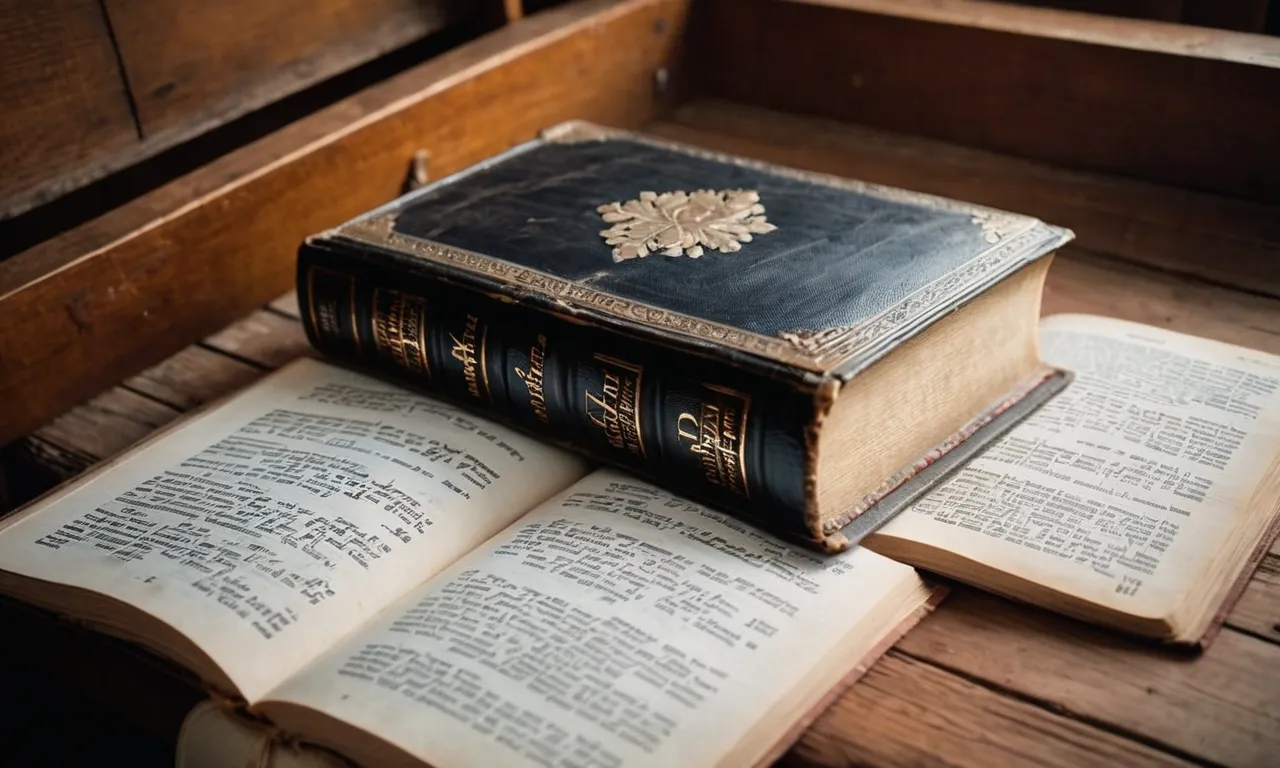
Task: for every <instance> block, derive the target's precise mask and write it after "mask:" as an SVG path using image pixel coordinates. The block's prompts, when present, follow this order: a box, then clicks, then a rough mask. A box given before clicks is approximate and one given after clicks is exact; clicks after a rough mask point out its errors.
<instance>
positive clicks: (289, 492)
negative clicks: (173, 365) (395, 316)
mask: <svg viewBox="0 0 1280 768" xmlns="http://www.w3.org/2000/svg"><path fill="white" fill-rule="evenodd" d="M584 472H585V466H584V465H583V464H582V463H581V462H580V461H579V460H577V459H576V458H573V457H571V456H570V455H568V454H567V453H565V452H562V451H560V450H559V449H554V448H550V447H547V446H545V445H542V444H540V443H537V442H535V441H533V440H531V439H529V438H526V437H523V436H521V435H519V434H517V433H515V432H513V431H511V430H508V429H506V428H503V427H501V426H498V425H495V424H492V423H489V422H486V421H483V420H481V419H478V418H475V417H473V416H471V415H469V414H467V413H465V412H464V411H461V410H459V409H456V408H454V407H452V406H449V405H445V404H442V403H440V402H437V401H434V400H430V399H427V398H424V397H421V396H418V395H415V394H411V393H409V392H406V391H404V390H401V389H398V388H395V387H393V386H392V385H389V384H386V383H382V382H379V381H377V380H375V379H372V378H368V377H364V376H361V375H358V374H355V373H351V372H349V371H346V370H343V369H340V368H337V367H334V366H331V365H326V364H324V363H320V362H317V361H314V360H301V361H298V362H296V363H294V364H292V365H290V366H289V367H287V368H286V369H284V370H283V371H281V372H279V373H277V374H275V375H273V376H271V377H269V378H267V379H265V380H264V381H263V382H260V383H259V384H257V385H255V386H253V387H250V388H249V389H247V390H245V391H244V392H242V393H241V394H239V395H238V396H236V397H235V398H233V399H231V400H229V401H227V402H226V403H224V404H222V405H221V406H219V407H217V408H214V409H212V410H210V411H208V412H206V413H205V414H203V415H201V416H199V417H196V418H195V419H193V420H191V421H188V422H186V423H185V424H183V425H181V426H179V427H177V428H176V429H175V431H173V432H171V433H169V434H167V435H165V436H163V437H162V438H159V439H156V440H154V441H152V442H151V443H149V444H147V445H146V446H144V447H143V448H142V449H140V450H139V451H137V452H135V453H133V454H129V455H127V456H126V457H125V458H124V459H122V460H121V461H120V462H119V463H117V464H116V465H115V466H113V467H112V468H111V471H109V472H101V473H97V474H95V475H93V476H92V477H90V478H88V479H86V480H85V481H84V482H82V483H81V484H79V485H78V486H75V487H73V488H72V489H71V490H70V491H69V492H67V493H65V494H59V495H57V496H54V497H52V498H51V499H49V500H48V501H47V502H45V503H43V504H41V505H40V506H39V507H37V508H36V509H33V510H31V511H30V512H29V513H27V514H24V515H23V516H22V517H21V518H20V519H19V520H18V521H17V522H15V523H13V524H12V525H10V526H8V527H6V528H5V529H4V530H3V532H0V569H3V570H4V571H7V572H10V573H16V574H20V575H22V576H28V577H33V578H36V579H42V580H45V581H49V582H55V583H59V584H65V585H70V586H74V587H82V588H84V589H86V590H91V591H94V592H97V593H100V594H103V595H109V596H111V597H115V598H117V599H119V600H121V601H124V602H126V603H128V604H130V605H133V606H135V607H137V608H140V609H142V610H143V611H145V612H147V613H149V614H151V615H152V616H154V617H156V618H158V619H160V620H161V621H163V622H166V623H167V624H169V625H170V626H172V627H174V628H176V629H177V630H178V631H179V632H181V633H182V634H183V635H185V636H186V637H188V638H190V639H191V640H192V641H194V642H195V644H196V645H197V646H199V647H200V648H201V649H202V650H203V651H204V652H205V653H207V654H208V655H209V656H210V657H212V658H213V660H214V661H215V662H216V663H217V664H218V665H219V666H220V667H222V669H223V671H224V672H226V673H227V675H228V676H229V677H230V678H231V680H232V681H233V682H234V683H235V684H236V686H237V687H238V688H239V689H240V692H241V693H242V695H244V696H245V697H246V698H248V699H250V700H252V699H254V698H256V697H257V696H258V695H259V694H261V693H262V692H263V691H265V690H266V689H267V688H269V687H271V686H272V685H275V684H276V683H278V682H280V681H281V680H282V679H284V677H286V676H287V675H288V674H290V673H291V672H293V671H295V670H297V669H298V668H299V667H300V666H302V665H303V664H305V663H306V661H307V660H308V659H309V658H312V657H314V656H316V655H318V654H319V653H320V652H321V651H322V650H323V649H325V648H326V647H328V646H330V645H332V644H333V643H334V642H335V641H337V640H338V639H339V638H341V637H342V636H343V635H345V634H347V633H348V632H350V631H352V630H353V629H355V628H356V627H357V626H358V625H359V624H360V623H361V622H363V621H364V620H365V619H367V618H368V617H369V616H371V615H372V614H374V613H376V612H377V611H378V610H379V609H381V608H384V607H385V606H386V605H388V604H389V603H391V602H393V601H394V600H395V599H396V598H398V597H399V596H400V595H402V594H404V593H405V592H406V591H408V590H409V589H410V588H412V587H414V586H416V585H418V584H420V583H421V582H423V581H424V580H425V579H427V578H428V577H429V576H431V575H432V574H433V573H435V572H436V571H438V570H440V569H441V568H443V567H444V566H446V565H447V564H448V563H450V562H452V561H453V560H455V559H457V558H458V557H459V556H461V555H462V554H463V553H465V552H466V551H468V550H469V549H471V548H472V547H474V546H475V545H477V544H478V543H480V542H482V541H484V540H485V539H487V538H489V537H490V536H492V535H493V534H494V533H496V532H497V531H499V530H501V529H502V528H503V527H505V526H506V525H507V524H509V523H510V522H511V521H512V520H514V519H515V518H516V517H518V516H519V515H520V514H521V513H523V512H525V511H527V510H528V509H530V508H531V507H533V506H535V505H537V504H538V503H539V502H540V501H542V500H544V499H546V498H547V497H548V496H550V495H552V494H553V493H556V492H558V491H562V490H564V489H565V488H566V487H568V486H569V485H571V484H572V483H573V481H574V480H576V479H577V478H578V477H580V476H581V475H582V474H584Z"/></svg>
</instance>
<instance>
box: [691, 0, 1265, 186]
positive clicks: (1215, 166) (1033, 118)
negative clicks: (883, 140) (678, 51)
mask: <svg viewBox="0 0 1280 768" xmlns="http://www.w3.org/2000/svg"><path fill="white" fill-rule="evenodd" d="M1010 15H1013V16H1016V17H1018V23H1017V24H1014V23H1010V22H1008V21H1007V19H1006V17H1008V16H1010ZM701 21H702V23H701V24H699V25H698V26H697V35H696V39H695V41H694V43H693V49H694V50H697V51H698V52H700V54H701V55H702V58H701V59H700V65H699V66H698V71H699V72H700V73H701V74H702V75H703V76H704V77H705V87H706V88H707V90H708V92H709V93H710V94H711V95H714V96H717V97H723V98H728V99H731V100H734V101H744V102H748V103H752V104H757V105H760V106H766V107H771V108H775V109H781V110H784V111H789V112H800V113H807V114H813V115H819V116H824V117H832V118H836V119H840V120H847V121H849V122H854V123H860V124H864V125H868V126H871V127H875V128H880V129H884V130H889V131H894V132H901V133H905V134H912V135H918V136H927V137H932V138H936V139H941V140H944V141H951V142H955V143H958V144H963V145H966V146H971V147H976V148H982V149H989V150H994V151H998V152H1004V153H1007V154H1011V155H1015V156H1020V157H1026V158H1031V159H1038V160H1045V161H1049V162H1054V163H1059V164H1062V165H1066V166H1070V167H1075V168H1079V169H1084V170H1093V171H1099V172H1105V173H1112V174H1117V175H1123V176H1130V177H1134V178H1139V179H1144V180H1148V181H1155V182H1158V183H1168V184H1173V185H1176V186H1181V187H1186V188H1189V189H1200V190H1205V191H1211V192H1217V193H1221V194H1226V195H1230V196H1235V197H1241V198H1248V199H1257V200H1263V201H1268V202H1272V203H1276V202H1280V173H1278V172H1277V171H1280V142H1277V141H1275V127H1276V126H1277V125H1280V99H1276V98H1274V94H1275V93H1277V92H1280V39H1277V38H1266V37H1262V36H1256V35H1241V34H1238V33H1229V32H1220V31H1216V30H1205V29H1193V28H1188V27H1177V26H1172V25H1167V24H1162V23H1159V22H1150V21H1138V20H1133V19H1121V18H1112V17H1103V16H1094V15H1092V14H1072V13H1069V12H1066V11H1056V10H1051V9H1041V8H1030V7H1021V8H1019V7H1014V6H1009V5H1007V4H1004V3H984V2H975V1H973V0H931V1H930V2H922V1H916V0H908V1H907V2H896V0H895V1H894V2H887V1H885V0H814V1H812V2H781V1H779V0H709V2H708V4H707V6H706V13H705V14H704V15H703V17H702V19H701ZM1067 22H1069V24H1068V23H1067ZM1060 24H1064V25H1066V29H1061V28H1059V25H1060ZM1152 27H1158V28H1159V30H1158V32H1156V31H1154V30H1152ZM1166 28H1171V30H1172V32H1177V31H1178V30H1188V29H1190V30H1192V31H1191V32H1188V33H1183V34H1185V35H1186V36H1187V37H1194V38H1196V39H1198V40H1201V41H1205V40H1206V39H1208V38H1214V37H1218V38H1220V39H1219V40H1217V43H1216V45H1215V44H1210V43H1205V45H1204V47H1202V48H1201V49H1200V50H1198V51H1197V53H1196V54H1195V55H1185V54H1176V55H1175V54H1171V53H1167V52H1159V51H1157V50H1153V49H1154V48H1157V47H1158V46H1154V45H1148V46H1145V49H1144V47H1143V45H1142V44H1143V42H1144V41H1149V40H1150V39H1151V38H1153V37H1160V36H1167V35H1170V34H1171V30H1170V29H1166ZM1011 30H1016V32H1015V31H1011ZM1224 36H1225V37H1224ZM796 40H803V41H804V44H803V45H795V44H794V42H793V41H796ZM1104 40H1105V41H1107V42H1105V43H1102V42H1099V41H1104ZM1169 47H1171V46H1169ZM1210 49H1214V50H1221V51H1229V52H1230V55H1229V56H1228V55H1223V56H1222V57H1220V58H1219V57H1214V56H1213V55H1212V54H1211V53H1207V51H1208V50H1210ZM1242 49H1243V50H1242ZM1241 59H1246V60H1248V61H1249V63H1242V62H1241V61H1240V60H1241Z"/></svg>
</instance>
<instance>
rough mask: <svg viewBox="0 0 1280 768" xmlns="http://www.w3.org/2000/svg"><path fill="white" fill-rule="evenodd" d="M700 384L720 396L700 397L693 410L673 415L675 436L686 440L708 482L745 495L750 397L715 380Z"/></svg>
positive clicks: (748, 494)
mask: <svg viewBox="0 0 1280 768" xmlns="http://www.w3.org/2000/svg"><path fill="white" fill-rule="evenodd" d="M702 386H704V387H706V388H707V389H709V390H711V391H712V392H715V393H717V394H719V395H721V396H722V397H718V398H714V399H713V400H705V401H703V403H702V407H701V408H700V409H699V411H698V413H696V414H694V413H687V412H685V413H681V414H680V415H679V416H677V417H676V440H677V442H687V443H689V452H690V453H692V454H693V455H694V456H697V457H698V463H699V465H701V467H702V473H703V476H704V477H705V478H706V480H707V482H708V483H711V484H712V485H718V486H720V487H722V488H726V489H728V490H729V491H731V492H732V493H734V494H737V495H738V496H742V497H743V498H748V499H749V498H751V493H750V490H749V486H748V485H747V461H746V445H747V442H746V436H747V417H748V415H749V414H750V412H751V397H750V396H749V395H745V394H743V393H741V392H738V391H736V390H732V389H729V388H728V387H721V386H718V385H715V384H703V385H702Z"/></svg>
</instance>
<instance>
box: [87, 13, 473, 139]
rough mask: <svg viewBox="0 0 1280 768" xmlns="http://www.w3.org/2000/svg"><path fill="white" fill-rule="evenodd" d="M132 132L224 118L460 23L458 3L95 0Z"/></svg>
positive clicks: (152, 134)
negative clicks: (124, 82)
mask: <svg viewBox="0 0 1280 768" xmlns="http://www.w3.org/2000/svg"><path fill="white" fill-rule="evenodd" d="M103 5H104V7H105V9H106V13H107V16H108V17H109V18H110V20H111V27H112V30H113V31H114V33H115V39H116V43H117V45H118V48H119V53H120V61H121V64H122V66H123V68H124V72H125V75H126V76H127V77H128V81H129V86H130V90H131V92H132V94H133V103H134V105H135V108H136V110H137V116H138V122H139V125H140V126H141V128H142V135H143V136H144V137H146V138H147V139H148V140H153V139H154V138H156V137H157V136H161V135H163V134H165V133H166V132H177V133H181V134H187V135H189V134H190V133H192V132H194V131H196V130H199V129H201V128H205V127H208V126H209V125H211V124H218V123H222V122H226V121H228V120H230V119H233V118H235V117H238V116H239V115H242V114H244V113H245V112H248V111H249V110H251V109H254V108H257V107H260V106H262V105H264V104H268V103H270V102H272V101H275V100H277V99H279V98H281V97H283V96H286V95H288V94H290V93H293V92H295V91H298V90H300V89H302V88H304V87H306V86H308V85H311V84H313V83H315V82H318V81H320V80H322V79H324V78H326V77H330V76H333V75H335V74H337V73H339V72H342V71H343V70H346V69H348V68H349V67H352V66H355V65H358V64H362V63H364V62H366V61H369V60H370V59H372V58H374V57H376V56H378V55H380V54H383V53H387V52H388V51H391V50H393V49H394V48H397V47H399V46H402V45H405V44H407V43H409V42H411V41H413V40H417V39H419V38H422V37H425V36H427V35H428V34H430V33H432V32H435V31H438V30H440V29H443V28H445V27H446V26H448V25H451V24H454V23H460V22H462V21H463V20H464V18H465V15H466V13H467V12H468V9H467V8H466V7H465V3H464V2H459V0H425V1H420V0H273V1H272V2H259V1H258V0H222V2H218V3H189V2H183V1H182V0H103Z"/></svg>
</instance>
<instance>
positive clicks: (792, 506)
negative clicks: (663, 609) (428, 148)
mask: <svg viewBox="0 0 1280 768" xmlns="http://www.w3.org/2000/svg"><path fill="white" fill-rule="evenodd" d="M1070 238H1071V233H1070V232H1069V231H1067V230H1064V229H1061V228H1057V227H1054V226H1050V225H1048V224H1045V223H1043V222H1041V221H1038V220H1036V219H1034V218H1030V217H1026V216H1020V215H1016V214H1012V213H1007V212H1003V211H997V210H993V209H989V208H982V207H978V206H973V205H969V204H965V203H960V202H956V201H951V200H945V199H941V198H937V197H932V196H928V195H923V194H919V193H915V192H909V191H905V190H898V189H891V188H886V187H880V186H875V185H871V184H865V183H861V182H857V181H851V180H848V179H841V178H836V177H831V176H825V175H821V174H813V173H806V172H801V171H797V170H793V169H789V168H783V167H778V166H773V165H768V164H763V163H759V162H754V161H749V160H745V159H742V158H737V157H731V156H725V155H721V154H716V153H711V152H706V151H702V150H698V149H694V148H690V147H685V146H679V145H676V144H672V143H668V142H665V141H660V140H657V139H654V138H651V137H647V136H644V135H639V134H634V133H628V132H622V131H616V130H611V129H605V128H602V127H599V126H595V125H592V124H589V123H583V122H572V123H567V124H563V125H560V126H557V127H555V128H552V129H550V130H548V131H546V132H545V133H544V134H543V136H542V137H540V138H539V139H537V140H535V141H532V142H529V143H526V144H523V145H520V146H518V147H515V148H513V149H512V150H510V151H508V152H506V153H504V154H502V155H499V156H496V157H493V158H491V159H489V160H487V161H485V162H483V163H480V164H479V165H477V166H474V167H472V168H469V169H467V170H465V171H462V172H460V173H457V174H455V175H453V176H450V177H447V178H443V179H441V180H439V181H436V182H434V183H431V184H429V185H427V186H425V187H423V188H421V189H418V190H416V191H414V192H412V193H410V194H408V195H405V196H404V197H402V198H400V199H398V200H396V201H394V202H392V203H391V204H389V205H387V206H384V207H381V208H378V209H376V210H373V211H371V212H369V213H367V214H365V215H363V216H360V217H358V218H357V219H355V220H353V221H351V222H348V223H346V224H343V225H342V226H339V227H337V228H335V229H332V230H330V231H326V232H323V233H320V234H317V235H315V236H313V237H311V238H308V239H307V240H306V242H305V243H304V244H303V245H302V247H301V248H300V251H299V260H298V289H299V290H298V293H299V298H300V302H301V306H302V315H303V320H304V324H305V325H306V328H307V333H308V335H309V337H310V339H311V341H312V343H313V344H314V345H315V346H316V347H317V348H318V349H319V350H321V351H322V352H324V353H326V354H328V355H329V356H331V357H333V358H335V359H337V360H340V361H344V362H346V363H349V364H351V365H353V366H356V367H360V368H363V369H366V370H377V371H381V372H383V373H385V374H390V375H393V376H396V377H398V378H400V379H401V380H404V381H407V382H411V383H413V384H414V385H416V386H419V387H423V388H425V389H428V390H430V391H433V392H435V393H438V394H441V395H443V396H446V397H448V398H451V399H453V400H455V401H457V402H459V403H464V404H466V405H469V406H472V407H474V408H477V409H480V410H482V411H484V412H486V413H488V414H491V415H494V416H497V417H500V418H501V419H504V420H506V421H507V422H510V423H512V424H515V425H517V426H519V427H522V428H524V429H526V430H531V431H533V432H535V433H537V434H539V435H541V436H543V437H544V438H546V439H548V440H552V441H555V442H558V443H561V444H564V445H567V446H570V447H572V448H574V449H576V450H578V451H580V452H584V453H586V454H588V455H590V456H592V457H594V458H596V459H598V460H600V461H603V462H607V463H611V464H615V465H619V466H623V467H626V468H628V469H630V470H632V471H635V472H638V473H641V474H643V475H646V476H648V477H650V478H652V479H654V480H655V481H657V482H659V483H661V484H663V485H666V486H667V487H669V488H671V489H672V490H675V491H677V492H680V493H684V494H687V495H692V496H694V497H697V498H700V499H702V500H705V501H708V502H710V503H712V504H715V505H717V506H719V507H721V508H723V509H727V510H729V511H732V512H734V513H736V514H738V515H740V516H741V517H743V518H745V519H749V520H752V521H754V522H756V523H759V524H761V525H763V526H765V527H767V528H769V529H770V530H772V531H774V532H777V533H780V534H783V535H785V536H788V537H791V538H794V539H799V540H803V541H807V542H810V543H812V544H816V545H818V546H821V547H824V548H827V549H837V550H838V549H842V548H845V547H847V546H849V545H850V544H851V543H853V542H854V541H856V540H857V539H858V538H860V537H861V536H862V535H865V533H866V532H867V531H869V530H870V529H871V528H873V527H874V526H875V525H877V524H879V522H882V521H883V520H884V519H885V518H886V517H888V516H891V514H892V513H893V511H894V510H896V509H898V508H900V507H901V506H902V505H903V504H904V503H906V502H907V501H909V500H911V499H913V498H915V497H917V496H919V494H920V493H921V492H922V491H923V490H924V489H925V488H927V487H928V486H929V485H930V484H931V483H933V482H935V481H936V479H937V478H938V477H939V476H940V475H941V474H943V473H945V471H946V469H947V468H948V467H950V466H953V465H954V464H955V463H956V462H957V461H959V460H960V459H962V458H963V457H964V456H967V455H971V454H972V452H973V451H975V450H977V449H978V448H980V447H981V445H983V444H984V443H985V442H986V441H988V440H990V439H991V438H992V437H994V436H996V435H997V434H999V433H1000V432H1002V431H1004V430H1005V429H1007V428H1008V427H1009V426H1011V425H1012V423H1013V422H1015V421H1016V420H1017V419H1018V418H1021V416H1022V415H1024V414H1025V413H1026V412H1027V411H1028V410H1030V409H1031V408H1033V407H1034V406H1035V404H1037V403H1038V402H1041V401H1042V400H1043V399H1044V398H1046V397H1048V396H1049V395H1051V394H1052V393H1053V392H1055V391H1057V389H1060V388H1061V386H1062V385H1063V383H1064V381H1065V378H1066V375H1065V374H1063V373H1062V372H1061V371H1058V370H1056V369H1053V368H1051V367H1048V366H1046V365H1044V364H1043V363H1041V361H1040V357H1039V352H1038V341H1037V324H1036V322H1037V318H1038V316H1039V307H1040V294H1041V289H1042V286H1043V280H1044V276H1045V272H1046V271H1047V268H1048V264H1049V258H1048V257H1049V256H1050V255H1051V254H1052V252H1053V251H1054V250H1055V249H1056V248H1057V247H1059V246H1060V245H1062V244H1063V243H1064V242H1067V241H1068V240H1069V239H1070ZM457 492H458V493H467V492H468V489H466V488H459V489H457Z"/></svg>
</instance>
